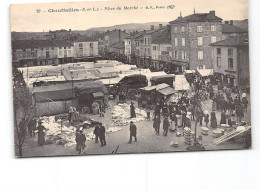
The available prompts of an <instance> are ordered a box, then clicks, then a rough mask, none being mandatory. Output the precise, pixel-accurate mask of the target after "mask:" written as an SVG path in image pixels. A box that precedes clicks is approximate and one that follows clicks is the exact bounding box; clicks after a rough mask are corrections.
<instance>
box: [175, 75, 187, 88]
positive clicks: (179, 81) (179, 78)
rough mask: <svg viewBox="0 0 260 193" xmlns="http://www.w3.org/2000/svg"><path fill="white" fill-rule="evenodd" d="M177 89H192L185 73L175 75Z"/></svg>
mask: <svg viewBox="0 0 260 193" xmlns="http://www.w3.org/2000/svg"><path fill="white" fill-rule="evenodd" d="M174 86H175V90H190V85H189V83H188V81H187V80H186V78H185V76H184V75H176V76H175V83H174Z"/></svg>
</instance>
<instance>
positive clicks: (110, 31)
mask: <svg viewBox="0 0 260 193" xmlns="http://www.w3.org/2000/svg"><path fill="white" fill-rule="evenodd" d="M117 31H119V30H109V31H106V32H103V33H101V34H96V35H94V36H93V38H95V39H96V40H97V39H98V38H102V37H104V36H107V35H110V34H112V33H114V32H117ZM120 33H123V34H127V35H129V34H128V33H126V32H125V31H122V30H121V31H120Z"/></svg>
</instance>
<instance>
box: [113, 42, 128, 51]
mask: <svg viewBox="0 0 260 193" xmlns="http://www.w3.org/2000/svg"><path fill="white" fill-rule="evenodd" d="M110 47H111V48H116V49H124V48H125V44H124V42H116V43H114V44H112V45H111V46H110Z"/></svg>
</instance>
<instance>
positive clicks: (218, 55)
mask: <svg viewBox="0 0 260 193" xmlns="http://www.w3.org/2000/svg"><path fill="white" fill-rule="evenodd" d="M211 46H212V48H213V66H214V72H215V74H216V75H218V77H219V81H220V82H222V83H227V84H229V85H231V86H239V87H240V88H248V87H249V85H250V84H249V76H248V75H249V46H248V36H243V35H241V36H234V37H230V38H227V39H225V40H222V41H218V42H215V43H213V44H211Z"/></svg>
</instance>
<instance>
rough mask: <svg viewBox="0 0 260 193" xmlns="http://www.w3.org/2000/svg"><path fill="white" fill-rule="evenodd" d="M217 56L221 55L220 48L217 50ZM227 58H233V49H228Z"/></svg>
mask: <svg viewBox="0 0 260 193" xmlns="http://www.w3.org/2000/svg"><path fill="white" fill-rule="evenodd" d="M217 55H221V48H217ZM228 56H233V49H231V48H230V49H228Z"/></svg>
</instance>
